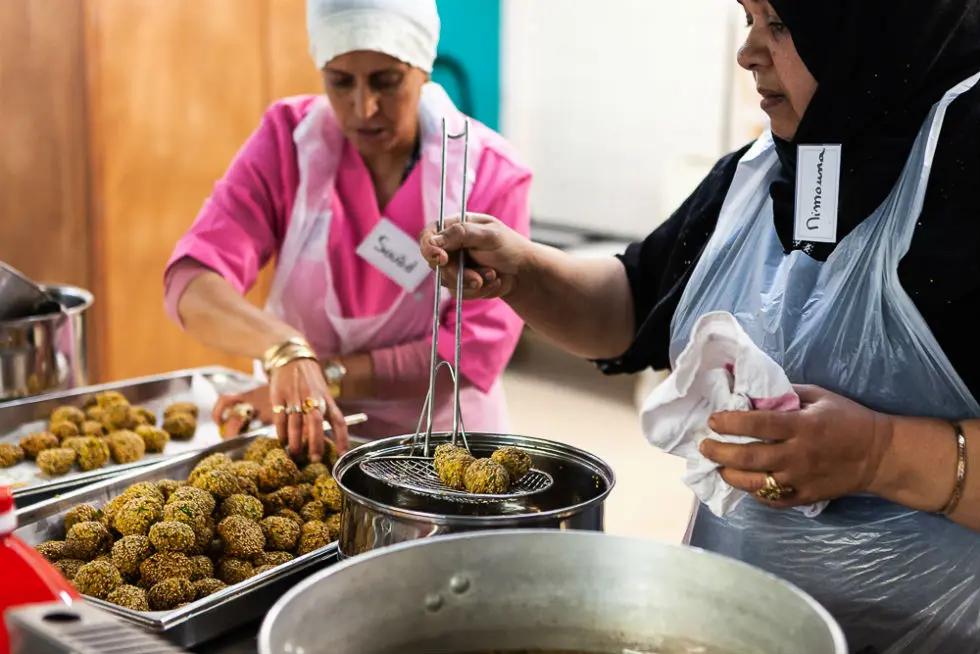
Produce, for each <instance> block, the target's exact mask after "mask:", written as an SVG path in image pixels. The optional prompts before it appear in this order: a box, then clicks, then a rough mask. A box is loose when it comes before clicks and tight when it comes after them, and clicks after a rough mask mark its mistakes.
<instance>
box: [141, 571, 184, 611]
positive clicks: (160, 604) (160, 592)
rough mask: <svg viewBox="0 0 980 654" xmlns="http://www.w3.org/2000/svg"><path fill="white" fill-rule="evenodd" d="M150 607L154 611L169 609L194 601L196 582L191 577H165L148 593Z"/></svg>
mask: <svg viewBox="0 0 980 654" xmlns="http://www.w3.org/2000/svg"><path fill="white" fill-rule="evenodd" d="M146 599H147V601H148V602H149V604H150V608H151V609H152V610H154V611H169V610H170V609H175V608H177V607H178V606H180V605H181V604H187V603H188V602H193V601H194V584H193V583H191V580H190V579H181V578H179V577H177V578H173V579H164V580H163V581H160V582H158V583H156V584H153V586H152V587H151V588H150V590H149V592H147V593H146Z"/></svg>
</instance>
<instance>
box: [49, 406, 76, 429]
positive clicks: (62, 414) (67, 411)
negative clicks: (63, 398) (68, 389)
mask: <svg viewBox="0 0 980 654" xmlns="http://www.w3.org/2000/svg"><path fill="white" fill-rule="evenodd" d="M48 422H49V423H50V424H52V425H53V424H55V423H58V422H70V423H72V424H73V425H75V426H76V427H81V426H82V423H83V422H85V412H84V411H82V410H81V409H79V408H77V407H73V406H59V407H58V408H57V409H55V410H54V411H52V412H51V415H50V416H49V418H48Z"/></svg>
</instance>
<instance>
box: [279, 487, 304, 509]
mask: <svg viewBox="0 0 980 654" xmlns="http://www.w3.org/2000/svg"><path fill="white" fill-rule="evenodd" d="M311 492H312V490H311ZM273 494H274V495H276V496H277V497H278V498H279V501H280V502H281V503H282V508H284V509H292V510H293V511H299V510H300V509H302V508H303V505H304V504H306V500H305V498H304V497H303V492H302V491H300V490H299V488H297V487H296V486H283V487H282V488H280V489H279V490H277V491H273Z"/></svg>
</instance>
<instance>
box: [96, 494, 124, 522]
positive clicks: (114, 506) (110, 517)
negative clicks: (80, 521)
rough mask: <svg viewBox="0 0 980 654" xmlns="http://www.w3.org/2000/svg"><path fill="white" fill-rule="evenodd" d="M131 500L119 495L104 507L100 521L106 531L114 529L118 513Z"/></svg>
mask: <svg viewBox="0 0 980 654" xmlns="http://www.w3.org/2000/svg"><path fill="white" fill-rule="evenodd" d="M130 499H132V498H129V497H125V496H123V495H117V496H116V497H114V498H112V499H111V500H109V501H108V502H106V503H105V504H103V505H102V515H100V516H99V518H98V520H99V522H101V523H102V525H103V526H104V527H105V528H106V529H114V527H113V526H112V525H113V523H114V522H115V519H116V513H118V512H119V509H121V508H122V507H123V506H124V505H125V504H126V502H128V501H129V500H130Z"/></svg>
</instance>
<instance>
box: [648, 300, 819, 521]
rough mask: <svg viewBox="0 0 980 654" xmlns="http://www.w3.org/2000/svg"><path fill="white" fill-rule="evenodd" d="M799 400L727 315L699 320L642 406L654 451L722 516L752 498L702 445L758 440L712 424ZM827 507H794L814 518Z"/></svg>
mask: <svg viewBox="0 0 980 654" xmlns="http://www.w3.org/2000/svg"><path fill="white" fill-rule="evenodd" d="M799 408H800V398H799V396H797V394H796V392H795V391H794V390H793V385H792V384H791V383H790V381H789V379H788V378H787V377H786V373H785V372H783V369H782V368H780V367H779V364H777V363H776V362H775V361H773V360H772V359H771V358H769V357H768V356H767V355H766V354H765V353H764V352H763V351H762V350H760V349H759V348H758V347H757V346H756V345H755V343H753V342H752V339H751V338H749V335H748V334H746V333H745V330H743V329H742V327H741V325H739V324H738V321H737V320H736V319H735V317H734V316H733V315H732V314H730V313H725V312H716V313H709V314H706V315H704V316H702V317H701V318H700V319H699V320H698V322H697V324H695V326H694V331H693V332H692V334H691V339H690V341H689V343H688V345H687V347H686V348H684V351H683V352H682V353H681V355H680V356H679V357H678V358H677V365H676V366H675V368H674V370H673V372H672V373H671V375H670V376H669V377H668V378H667V379H665V380H664V381H663V382H662V383H661V384H660V385H659V386H657V387H656V388H655V389H654V390H653V392H651V393H650V395H649V396H648V397H647V399H646V402H644V405H643V418H642V422H643V433H644V434H645V435H646V438H647V440H648V441H650V443H651V444H652V445H654V446H655V447H658V448H660V449H661V450H663V451H665V452H667V453H668V454H674V455H676V456H681V457H683V458H684V459H686V460H687V469H686V471H685V473H684V478H683V481H684V483H685V484H686V485H687V486H688V488H690V489H691V490H692V491H694V494H695V495H696V496H697V498H698V499H699V500H700V501H701V502H702V503H704V504H705V505H706V506H707V507H708V508H709V509H710V510H711V512H712V513H714V514H715V515H717V516H719V517H722V516H725V515H726V514H727V513H729V512H730V511H731V510H732V509H734V508H735V506H736V505H737V504H738V503H739V502H740V501H741V500H742V499H744V498H745V497H746V495H747V493H745V492H743V491H740V490H737V489H735V488H733V487H731V486H729V485H728V484H727V483H725V481H724V480H723V479H722V478H721V474H720V473H719V472H718V465H717V464H715V463H713V462H712V461H710V460H708V459H706V458H705V457H704V456H703V455H702V454H701V452H700V450H699V447H700V446H701V441H703V440H704V439H705V438H709V437H710V438H711V439H713V440H717V441H719V442H722V443H738V444H745V443H753V442H758V441H757V439H755V438H748V437H743V436H729V435H724V434H715V433H714V432H712V431H711V430H710V429H709V428H708V418H709V417H710V416H711V415H712V414H713V413H716V412H718V411H751V410H753V409H764V410H770V411H797V410H799ZM826 506H827V502H821V503H819V504H815V505H810V506H802V507H796V508H797V510H799V511H802V512H803V513H804V514H805V515H806V516H808V517H815V516H817V515H819V514H820V512H821V511H823V510H824V508H826Z"/></svg>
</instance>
